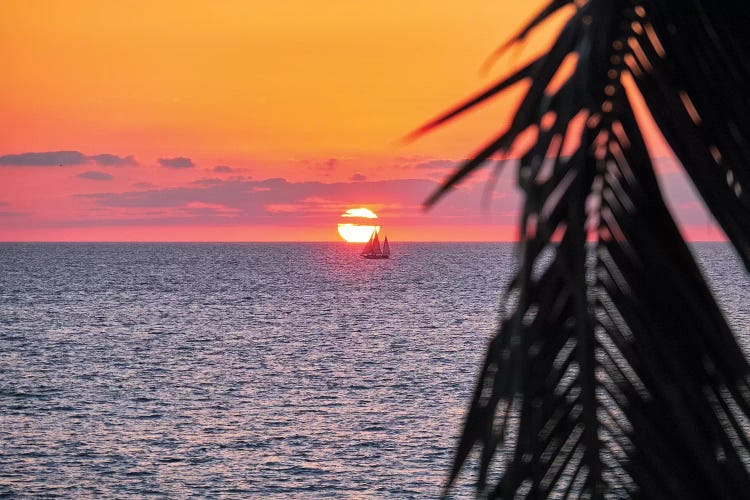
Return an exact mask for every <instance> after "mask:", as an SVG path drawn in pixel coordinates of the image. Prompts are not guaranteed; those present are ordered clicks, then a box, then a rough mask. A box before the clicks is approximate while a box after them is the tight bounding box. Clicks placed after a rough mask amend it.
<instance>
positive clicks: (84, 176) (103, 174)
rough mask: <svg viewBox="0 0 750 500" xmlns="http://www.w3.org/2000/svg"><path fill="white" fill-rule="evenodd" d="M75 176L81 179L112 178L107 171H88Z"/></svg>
mask: <svg viewBox="0 0 750 500" xmlns="http://www.w3.org/2000/svg"><path fill="white" fill-rule="evenodd" d="M76 177H79V178H81V179H87V180H90V181H111V180H112V179H114V177H112V175H110V174H108V173H107V172H97V171H90V172H83V173H80V174H78V175H76Z"/></svg>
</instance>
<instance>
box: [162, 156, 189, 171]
mask: <svg viewBox="0 0 750 500" xmlns="http://www.w3.org/2000/svg"><path fill="white" fill-rule="evenodd" d="M159 165H161V166H162V167H169V168H193V167H194V166H195V163H193V160H191V159H190V158H186V157H184V156H177V157H175V158H159Z"/></svg>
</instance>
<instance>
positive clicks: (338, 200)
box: [71, 177, 518, 226]
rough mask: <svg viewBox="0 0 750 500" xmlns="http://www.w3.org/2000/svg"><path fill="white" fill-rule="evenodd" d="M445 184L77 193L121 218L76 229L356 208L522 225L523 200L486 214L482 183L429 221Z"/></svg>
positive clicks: (322, 214)
mask: <svg viewBox="0 0 750 500" xmlns="http://www.w3.org/2000/svg"><path fill="white" fill-rule="evenodd" d="M438 186H439V183H438V182H436V181H434V180H430V179H390V180H381V181H348V182H333V183H324V182H319V181H309V182H290V181H287V180H285V179H281V178H272V179H265V180H252V179H249V178H246V177H235V178H232V179H224V180H221V179H203V180H201V181H199V182H198V183H196V182H193V183H191V184H189V185H186V186H182V187H176V188H163V189H149V190H143V191H129V192H101V193H88V194H79V195H76V197H77V198H78V199H80V200H86V201H87V202H88V203H91V204H93V205H94V206H96V207H100V208H102V209H106V210H107V211H108V212H109V213H111V214H112V215H113V216H114V215H115V214H117V216H116V218H109V219H107V220H103V219H100V218H99V219H96V220H89V221H71V224H73V225H85V224H98V225H106V224H111V225H117V226H126V225H150V226H157V225H160V224H167V225H190V224H198V225H200V224H207V225H237V224H246V225H279V226H284V225H288V226H300V225H315V224H327V223H331V221H335V220H336V218H337V217H338V216H339V215H340V214H341V213H343V212H344V211H345V210H346V209H348V208H352V207H356V206H367V207H371V208H372V209H374V210H375V211H376V212H377V213H379V214H380V215H381V217H383V218H384V221H387V220H388V219H389V218H391V217H398V219H399V220H400V221H402V222H404V221H405V222H404V223H415V224H424V221H425V220H426V219H425V217H428V218H429V219H430V220H432V221H436V220H442V221H444V223H447V224H457V223H459V222H457V221H460V223H467V224H485V223H507V224H511V223H514V222H515V220H516V214H517V204H518V198H517V196H512V195H510V194H508V193H500V192H498V193H497V194H498V195H497V196H496V197H494V201H493V203H492V205H491V207H490V210H483V209H482V207H481V199H482V191H483V189H484V184H481V183H480V184H477V185H467V186H462V187H459V188H456V189H453V190H452V192H451V193H450V194H448V196H446V198H445V199H444V200H442V201H441V202H440V203H439V204H438V205H437V206H436V207H435V208H433V209H431V211H430V212H429V215H428V216H425V215H424V213H423V211H422V210H421V204H422V202H423V201H424V200H425V199H426V198H427V196H428V195H429V194H431V193H432V192H433V191H434V190H435V189H436V188H437V187H438ZM488 217H489V218H488Z"/></svg>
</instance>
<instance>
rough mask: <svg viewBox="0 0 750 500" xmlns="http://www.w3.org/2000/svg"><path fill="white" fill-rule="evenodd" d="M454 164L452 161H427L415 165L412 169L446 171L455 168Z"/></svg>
mask: <svg viewBox="0 0 750 500" xmlns="http://www.w3.org/2000/svg"><path fill="white" fill-rule="evenodd" d="M456 163H457V162H455V161H453V160H429V161H423V162H420V163H417V164H416V165H413V166H412V168H416V169H418V170H448V169H451V168H453V167H455V166H456Z"/></svg>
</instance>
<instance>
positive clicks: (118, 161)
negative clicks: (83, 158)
mask: <svg viewBox="0 0 750 500" xmlns="http://www.w3.org/2000/svg"><path fill="white" fill-rule="evenodd" d="M88 158H89V159H90V160H92V161H93V162H95V163H97V164H98V165H101V166H102V167H132V166H136V165H138V162H137V161H136V159H135V157H133V155H129V156H117V155H113V154H109V153H102V154H99V155H93V156H89V157H88Z"/></svg>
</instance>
